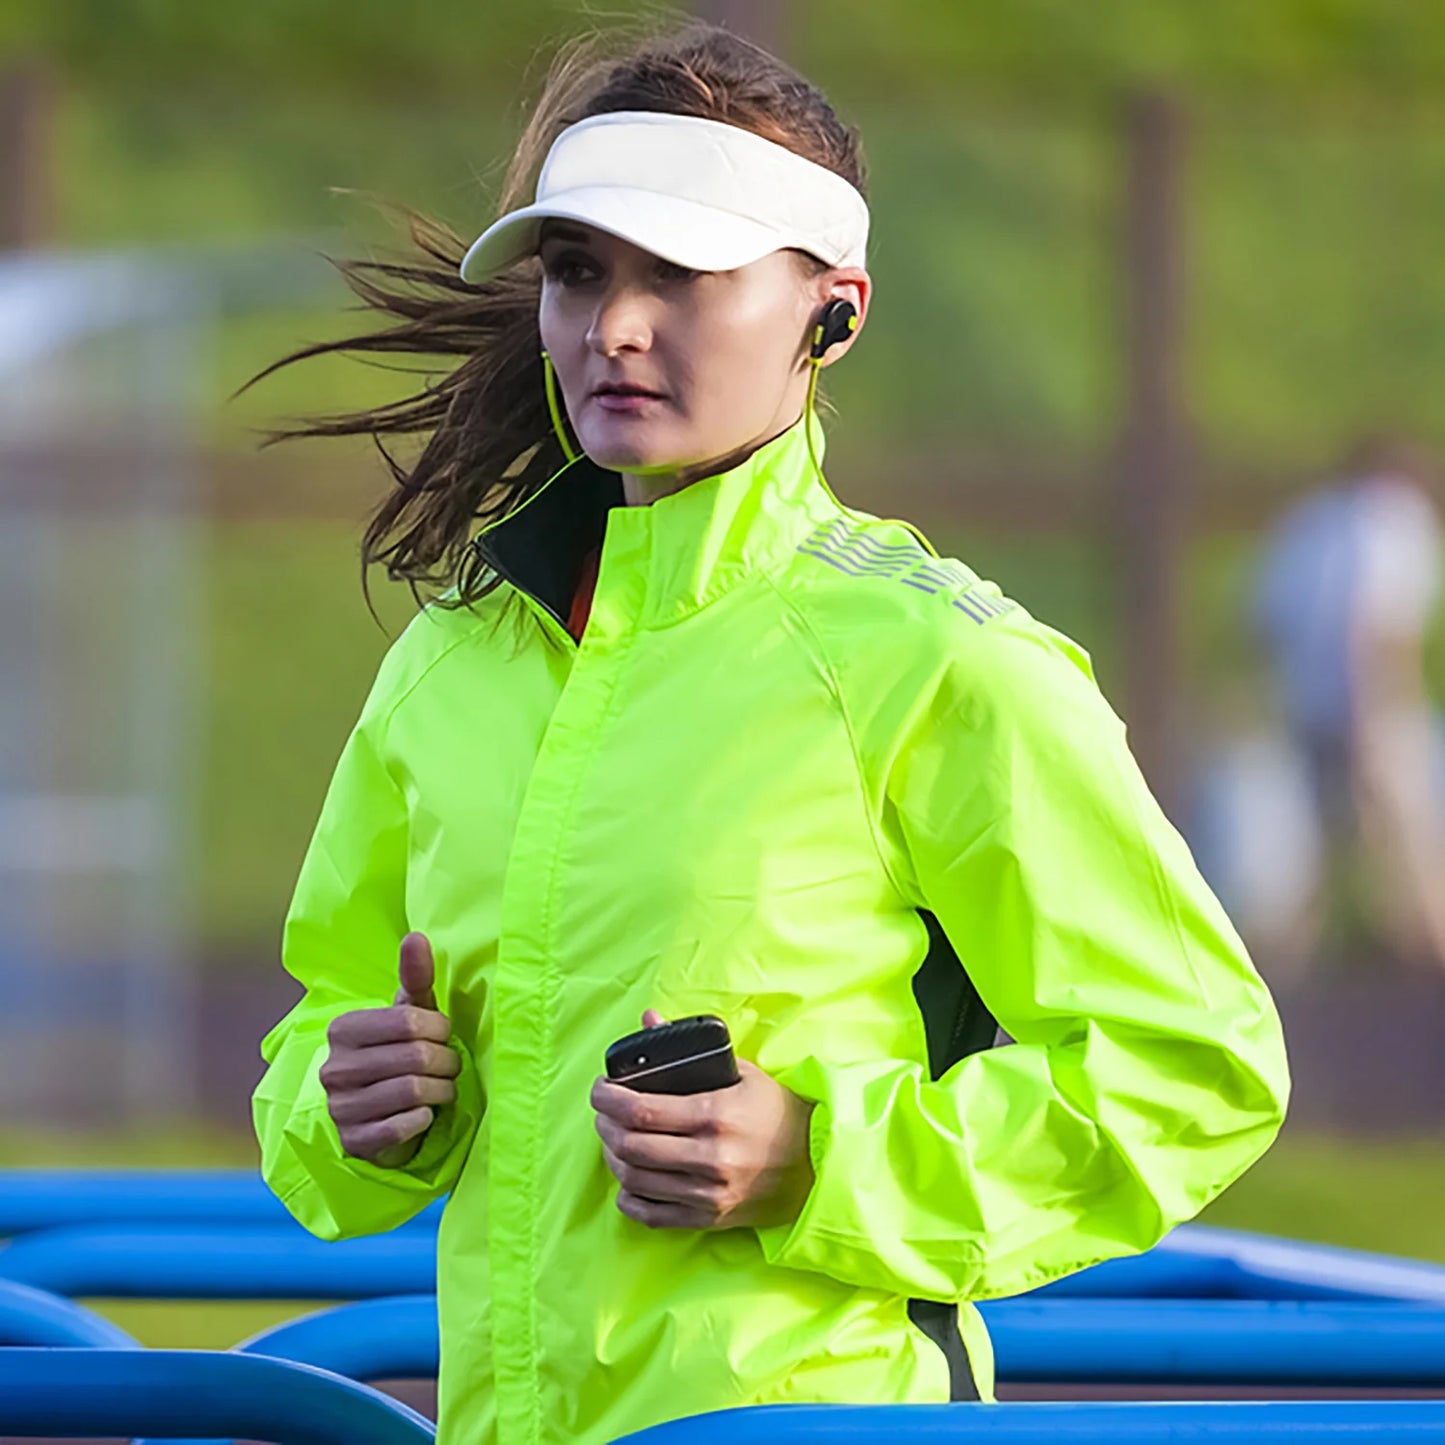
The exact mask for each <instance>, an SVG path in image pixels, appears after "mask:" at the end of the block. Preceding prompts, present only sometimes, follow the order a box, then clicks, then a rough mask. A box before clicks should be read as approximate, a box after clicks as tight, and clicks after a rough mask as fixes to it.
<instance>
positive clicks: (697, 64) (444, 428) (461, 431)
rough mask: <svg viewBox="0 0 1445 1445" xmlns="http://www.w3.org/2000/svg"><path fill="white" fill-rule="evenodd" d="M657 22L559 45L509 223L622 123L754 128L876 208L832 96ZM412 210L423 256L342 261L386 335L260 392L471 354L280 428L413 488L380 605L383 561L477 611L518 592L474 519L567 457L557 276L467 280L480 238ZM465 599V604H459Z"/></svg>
mask: <svg viewBox="0 0 1445 1445" xmlns="http://www.w3.org/2000/svg"><path fill="white" fill-rule="evenodd" d="M657 24H658V22H657V21H656V20H655V19H654V20H653V21H651V22H644V23H643V24H642V25H638V24H633V25H629V26H625V27H624V26H613V27H612V28H610V29H608V30H605V31H604V30H590V31H587V32H584V33H583V34H580V35H577V36H574V37H572V38H570V39H569V40H567V41H565V42H564V43H563V44H562V45H561V46H560V47H559V48H558V50H557V51H556V54H555V55H554V57H553V59H552V61H551V64H550V67H549V69H548V71H547V74H546V77H545V79H544V82H543V85H542V90H541V95H540V98H539V99H538V101H537V103H536V105H535V106H534V108H533V110H532V113H531V116H530V118H529V119H528V120H527V122H526V125H525V127H524V129H523V132H522V135H521V139H520V140H519V142H518V145H517V149H516V152H515V154H514V156H513V158H512V160H511V163H510V165H509V166H508V168H507V171H506V175H505V178H504V180H503V183H502V187H501V193H500V196H499V199H498V205H497V214H498V215H499V216H500V215H502V214H505V213H506V212H508V211H512V210H515V209H516V208H517V207H519V206H522V205H526V204H529V203H530V201H531V199H532V196H533V193H534V191H535V187H536V181H537V176H538V174H539V172H540V170H541V167H542V163H543V161H544V160H545V159H546V156H547V152H548V150H549V149H550V148H551V145H552V142H553V141H554V140H555V138H556V137H557V135H558V134H559V133H560V132H561V131H562V130H563V129H565V128H566V127H567V126H569V125H572V124H575V123H576V122H577V121H579V120H583V119H585V118H587V117H588V116H593V115H602V114H605V113H608V112H611V111H618V110H652V111H664V112H669V113H672V114H676V115H693V116H701V117H704V118H707V119H711V120H720V121H726V122H728V123H730V124H732V125H737V126H741V127H742V128H743V129H745V130H750V131H753V132H755V133H757V134H758V135H761V136H764V137H766V138H767V139H768V140H772V141H775V142H777V143H778V144H780V145H783V146H786V147H787V148H788V149H789V150H791V151H794V152H796V153H797V154H798V155H801V156H803V157H805V158H806V159H808V160H811V161H814V162H816V163H817V164H819V165H822V166H826V167H827V168H828V169H829V170H832V171H835V172H836V173H837V174H839V175H841V176H843V177H844V179H846V180H848V181H849V182H851V183H852V184H853V185H854V186H855V187H856V188H857V189H858V190H859V191H860V192H861V193H864V194H865V195H866V191H865V185H866V177H865V174H864V160H863V155H862V146H861V142H860V139H859V136H858V133H857V131H856V129H855V128H853V127H851V126H846V125H844V124H843V123H842V122H841V121H840V120H839V119H838V117H837V115H835V114H834V112H833V108H832V107H831V106H830V105H829V103H828V101H827V99H826V98H825V97H824V96H823V94H822V92H821V91H819V90H818V89H817V88H816V87H814V86H813V85H811V84H809V82H808V81H806V80H805V79H803V77H802V76H800V75H799V74H798V73H797V72H796V71H794V70H792V69H791V68H790V67H789V66H787V65H785V64H784V63H783V62H782V61H780V60H779V59H778V58H777V57H776V56H774V55H772V54H771V53H770V52H769V51H767V50H765V49H763V48H761V47H760V46H758V45H755V44H753V43H752V42H750V41H748V40H745V39H743V38H742V37H740V36H738V35H736V34H734V33H733V32H731V31H729V30H727V29H725V28H723V27H721V26H717V25H713V24H710V23H708V22H706V21H697V20H692V21H688V22H685V23H682V24H680V25H679V24H678V23H677V20H676V17H669V18H668V21H667V24H668V25H669V27H670V28H668V29H667V30H665V31H664V32H663V33H657V30H656V26H657ZM395 209H396V210H397V211H398V212H399V213H400V214H401V215H402V216H403V217H404V219H405V224H406V227H407V230H408V232H409V235H410V240H411V243H412V247H413V248H414V249H413V250H412V251H410V252H408V253H407V254H405V255H403V256H401V257H400V258H399V259H393V260H355V259H353V260H340V261H333V264H334V265H335V266H336V268H337V269H338V270H339V271H340V272H341V274H342V276H343V278H344V279H345V281H346V283H347V285H348V286H349V287H350V288H351V289H352V291H354V292H355V293H356V295H357V296H359V297H360V298H361V300H362V302H363V303H364V305H365V307H366V308H369V309H371V310H374V311H375V312H376V313H377V314H378V315H379V316H380V317H382V318H384V324H382V325H381V326H380V327H379V328H378V329H376V330H373V331H370V332H367V333H365V334H363V335H360V336H355V337H349V338H343V339H341V340H337V341H326V342H320V343H317V344H314V345H309V346H304V347H301V348H300V349H298V350H296V351H293V352H291V353H290V354H288V355H286V356H284V357H282V358H281V359H280V360H278V361H275V362H273V363H272V364H271V365H270V366H268V367H266V368H265V369H264V370H262V371H260V372H258V373H257V374H256V376H254V377H252V378H251V380H250V381H249V382H247V383H246V385H247V386H251V385H254V384H255V382H257V381H259V380H261V378H262V377H265V376H268V375H270V374H271V373H272V372H273V371H275V370H277V369H278V368H279V367H282V366H286V365H289V364H290V363H292V362H295V361H300V360H303V359H305V358H307V357H312V356H319V355H322V354H325V353H328V352H336V353H350V354H358V355H359V354H364V353H372V354H377V353H380V354H384V355H391V356H395V355H398V354H412V355H419V356H425V357H429V358H430V357H447V356H455V357H459V358H460V361H459V363H458V364H457V365H456V367H455V368H454V369H452V370H451V371H450V372H449V373H447V374H446V375H445V376H443V377H442V378H441V379H440V380H429V381H428V382H427V384H426V385H424V386H423V388H422V389H421V390H420V391H419V392H417V393H416V394H414V395H412V396H408V397H406V398H404V399H402V400H400V401H396V402H393V403H391V404H389V405H385V406H379V407H376V408H373V409H371V410H365V411H357V412H351V413H344V414H336V415H330V416H320V417H312V418H310V419H308V420H303V421H302V422H300V423H299V424H296V425H292V426H287V427H282V428H278V429H275V430H272V431H269V432H268V433H267V434H266V437H265V440H264V442H263V445H270V444H271V443H273V442H277V441H282V440H286V439H288V438H292V437H302V436H311V437H320V436H356V435H368V436H370V437H371V438H372V440H373V441H374V443H375V444H376V446H377V449H378V450H379V451H380V452H381V454H382V456H383V458H385V460H386V463H387V466H388V468H389V469H390V471H391V474H392V477H393V479H394V481H395V484H396V485H395V486H394V487H393V488H390V489H389V490H388V492H387V495H386V496H385V498H384V499H383V501H382V502H381V503H380V505H379V506H378V507H377V508H376V509H375V511H374V512H373V513H372V515H371V517H370V519H369V521H368V524H367V527H366V531H365V533H364V535H363V538H362V542H361V583H362V591H363V594H364V595H365V597H366V601H367V606H368V607H369V608H370V607H371V593H370V590H369V587H368V585H367V574H368V568H369V567H370V566H371V564H372V563H377V562H379V563H382V564H384V565H385V567H386V569H387V575H388V577H390V578H391V580H393V581H402V580H404V581H406V582H407V583H408V584H409V585H410V587H411V589H412V595H413V597H414V598H416V600H417V602H418V605H422V604H423V603H424V602H427V601H430V602H435V603H436V604H437V605H439V606H470V605H471V604H472V603H473V602H474V601H476V600H477V599H478V598H480V597H482V596H484V595H485V594H486V593H488V592H490V591H492V590H493V589H494V588H496V587H497V586H498V585H499V583H500V580H501V579H500V578H499V577H497V575H496V574H495V573H494V572H493V571H492V570H491V569H490V568H489V567H488V566H487V565H486V564H485V563H484V562H483V560H482V559H481V557H480V556H479V555H478V553H477V551H476V549H475V548H474V547H472V546H471V545H470V536H471V531H472V527H473V523H474V521H478V520H480V521H490V520H492V519H494V518H496V517H498V516H501V515H502V514H503V513H505V512H508V511H510V510H511V509H512V508H513V507H515V506H518V505H520V504H521V503H522V502H523V501H524V500H525V499H526V498H527V497H529V496H530V495H532V494H533V493H535V491H536V490H537V489H538V488H539V487H540V486H541V485H542V484H543V483H544V482H545V481H546V480H547V478H549V477H551V476H552V475H554V474H555V473H556V471H557V470H558V469H559V468H560V467H561V466H562V465H563V463H564V462H565V460H566V458H565V456H564V454H563V452H562V447H561V444H560V442H559V441H558V439H557V437H556V434H555V433H554V431H553V429H552V424H551V418H550V415H549V412H548V409H547V401H546V393H545V388H544V381H543V366H542V360H541V350H542V341H541V334H540V331H539V329H538V319H537V316H538V307H539V304H540V301H541V294H542V267H541V264H540V262H539V260H538V259H537V258H536V257H535V256H530V257H527V258H525V259H524V260H522V261H520V262H518V263H517V264H516V265H514V266H512V267H510V268H509V269H508V270H507V271H505V272H504V273H502V274H501V275H499V276H497V277H494V278H492V279H489V280H486V281H483V282H480V283H475V284H474V283H471V282H467V281H463V280H462V279H461V277H460V275H459V274H458V268H459V266H460V265H461V259H462V255H463V253H464V252H465V250H466V243H465V242H463V241H462V239H461V238H460V237H459V236H457V235H456V234H455V232H453V231H452V230H451V229H450V228H449V227H448V226H446V225H444V224H442V223H440V222H438V221H435V220H432V219H430V218H428V217H425V216H422V215H420V214H418V213H417V212H415V211H413V210H411V209H409V208H406V207H397V208H395ZM796 254H797V255H798V257H799V259H800V262H801V264H802V265H803V266H804V268H805V269H810V270H811V271H812V272H813V273H815V274H816V273H817V272H819V271H822V270H825V269H827V267H826V265H825V264H824V263H823V262H822V261H819V260H817V258H815V257H812V256H809V255H807V254H806V253H804V252H801V251H800V252H797V253H796ZM244 389H245V388H242V390H244ZM418 436H419V437H422V438H424V440H423V442H422V444H421V446H420V450H419V453H418V454H417V455H416V457H415V459H414V460H412V461H410V462H409V463H407V462H403V461H401V460H399V459H398V457H397V456H396V455H395V454H394V451H393V449H392V448H391V447H389V446H388V441H389V440H393V439H396V438H401V437H418ZM423 586H425V587H426V588H427V589H429V590H430V591H431V593H432V595H431V596H430V597H429V598H424V597H423V595H422V592H421V590H420V589H421V587H423ZM453 587H455V589H456V591H455V594H454V595H453V596H450V597H445V596H442V595H441V594H442V593H444V592H450V590H451V589H452V588H453ZM371 610H372V616H373V617H375V616H376V612H375V609H374V608H372V609H371ZM378 621H379V619H378Z"/></svg>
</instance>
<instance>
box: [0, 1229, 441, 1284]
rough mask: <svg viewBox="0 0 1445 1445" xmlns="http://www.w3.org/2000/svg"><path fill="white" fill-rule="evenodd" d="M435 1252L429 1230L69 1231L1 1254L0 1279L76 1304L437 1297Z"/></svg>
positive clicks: (31, 1239) (17, 1243)
mask: <svg viewBox="0 0 1445 1445" xmlns="http://www.w3.org/2000/svg"><path fill="white" fill-rule="evenodd" d="M436 1249H437V1240H436V1235H435V1234H434V1233H433V1232H431V1231H429V1230H423V1229H411V1230H394V1231H392V1232H391V1233H390V1234H383V1235H376V1236H372V1237H369V1238H366V1239H347V1240H340V1241H335V1242H330V1241H327V1240H322V1239H317V1238H316V1237H315V1236H313V1235H310V1234H307V1233H306V1231H305V1230H303V1229H301V1228H300V1227H299V1226H294V1227H292V1228H289V1229H287V1228H269V1227H266V1226H259V1225H248V1226H232V1227H229V1228H224V1227H207V1226H185V1227H182V1226H175V1225H131V1226H128V1227H124V1228H113V1229H103V1228H91V1227H67V1228H64V1229H47V1230H39V1231H36V1232H35V1233H32V1234H24V1235H21V1236H20V1237H19V1238H17V1239H14V1240H12V1241H11V1242H10V1243H9V1244H8V1245H6V1246H4V1248H0V1279H8V1280H13V1281H15V1282H16V1283H19V1284H28V1285H31V1286H33V1287H34V1288H36V1289H45V1290H50V1291H51V1292H52V1293H54V1294H59V1295H69V1296H71V1297H76V1298H81V1297H83V1298H100V1297H103V1298H109V1299H318V1300H319V1299H365V1298H371V1297H374V1296H376V1295H393V1294H412V1293H415V1292H418V1291H420V1292H426V1293H432V1292H434V1291H435V1289H436Z"/></svg>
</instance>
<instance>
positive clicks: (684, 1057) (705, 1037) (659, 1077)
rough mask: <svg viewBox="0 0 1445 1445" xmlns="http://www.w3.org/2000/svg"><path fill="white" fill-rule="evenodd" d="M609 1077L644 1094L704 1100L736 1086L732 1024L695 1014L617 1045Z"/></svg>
mask: <svg viewBox="0 0 1445 1445" xmlns="http://www.w3.org/2000/svg"><path fill="white" fill-rule="evenodd" d="M607 1077H608V1078H609V1079H615V1080H616V1081H617V1082H618V1083H619V1084H625V1085H626V1086H627V1087H628V1088H629V1089H636V1090H637V1091H638V1092H639V1093H643V1094H702V1093H705V1092H707V1091H708V1090H710V1089H725V1088H727V1087H728V1085H729V1084H736V1083H737V1081H738V1065H737V1060H736V1059H735V1058H734V1057H733V1042H732V1038H731V1037H730V1036H729V1034H728V1026H727V1024H725V1023H724V1022H723V1021H722V1019H720V1018H718V1016H717V1015H716V1014H694V1015H693V1016H692V1017H691V1018H685V1019H673V1020H672V1021H671V1022H669V1023H665V1024H659V1025H658V1026H657V1027H656V1028H655V1029H639V1030H638V1031H637V1032H636V1033H635V1034H627V1035H626V1036H624V1037H623V1038H620V1039H618V1040H617V1042H616V1043H614V1044H611V1045H610V1046H609V1047H608V1049H607Z"/></svg>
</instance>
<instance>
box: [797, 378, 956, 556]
mask: <svg viewBox="0 0 1445 1445" xmlns="http://www.w3.org/2000/svg"><path fill="white" fill-rule="evenodd" d="M808 365H809V366H810V367H811V368H812V374H811V375H810V376H809V377H808V398H807V400H806V401H805V402H804V403H803V418H804V420H803V435H804V436H806V437H807V439H808V455H809V456H810V457H811V458H812V461H813V470H814V471H815V472H817V474H818V480H819V481H820V482H822V484H823V490H824V491H825V492H827V494H828V495H829V496H830V497H833V502H834V504H835V505H836V506H838V507H839V508H840V509H841V510H842V511H844V512H847V513H848V514H849V515H850V516H854V517H858V518H859V520H860V521H872V520H873V518H871V517H866V516H862V515H860V514H859V513H857V512H855V511H853V509H852V508H851V507H845V506H844V505H843V503H842V502H840V501H838V499H837V497H834V496H833V489H832V487H830V486H829V485H828V479H827V477H825V476H824V475H823V468H822V467H821V466H819V465H818V454H817V452H816V451H815V450H814V449H813V397H814V395H815V393H816V392H817V389H818V372H819V371H820V370H821V369H822V366H823V360H822V358H821V357H817V356H813V357H809V358H808ZM878 520H879V521H883V522H897V523H898V525H899V526H900V527H907V528H908V530H909V531H910V532H912V533H913V535H914V536H915V537H917V538H918V540H919V541H920V542H922V543H923V545H924V547H926V548H927V549H928V554H929V556H931V557H937V556H938V553H937V552H936V551H934V548H933V543H932V542H930V541H929V540H928V538H927V537H925V536H924V535H923V533H922V532H920V531H919V530H918V528H917V527H915V526H914V525H913V523H912V522H909V521H907V520H905V519H904V518H903V517H880V518H879V519H878Z"/></svg>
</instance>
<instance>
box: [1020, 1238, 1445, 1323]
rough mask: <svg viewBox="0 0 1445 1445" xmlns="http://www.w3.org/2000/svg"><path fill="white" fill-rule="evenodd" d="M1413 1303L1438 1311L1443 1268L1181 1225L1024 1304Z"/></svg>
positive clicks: (1444, 1299) (1444, 1297)
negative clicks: (1065, 1299) (1120, 1300)
mask: <svg viewBox="0 0 1445 1445" xmlns="http://www.w3.org/2000/svg"><path fill="white" fill-rule="evenodd" d="M1063 1295H1067V1296H1070V1297H1072V1298H1100V1297H1121V1296H1128V1297H1134V1298H1139V1297H1144V1296H1148V1297H1152V1298H1169V1299H1298V1300H1304V1299H1335V1300H1348V1299H1357V1300H1372V1299H1374V1300H1386V1299H1396V1300H1419V1301H1422V1302H1426V1301H1430V1302H1435V1303H1441V1304H1445V1265H1439V1264H1431V1263H1427V1262H1425V1261H1423V1260H1418V1259H1405V1258H1402V1257H1400V1256H1398V1255H1389V1254H1371V1253H1368V1252H1367V1251H1365V1250H1359V1249H1341V1248H1339V1247H1338V1246H1335V1245H1328V1244H1305V1243H1302V1242H1301V1241H1299V1240H1294V1239H1278V1238H1274V1237H1272V1236H1269V1235H1263V1234H1251V1233H1248V1232H1246V1231H1245V1230H1240V1229H1220V1228H1217V1227H1215V1226H1212V1225H1205V1224H1184V1225H1180V1226H1179V1228H1178V1229H1175V1230H1172V1231H1171V1232H1170V1233H1169V1234H1167V1235H1166V1236H1165V1237H1164V1238H1163V1239H1161V1240H1160V1241H1159V1243H1158V1244H1156V1245H1155V1246H1154V1248H1153V1249H1150V1250H1148V1251H1146V1252H1145V1253H1143V1254H1138V1255H1130V1256H1128V1257H1126V1258H1124V1259H1111V1260H1107V1261H1105V1263H1103V1264H1096V1265H1093V1266H1092V1267H1091V1268H1089V1269H1085V1270H1080V1271H1079V1272H1078V1273H1077V1274H1072V1275H1067V1276H1065V1277H1064V1278H1063V1279H1060V1280H1055V1281H1054V1282H1053V1283H1052V1284H1047V1285H1043V1286H1041V1287H1039V1288H1038V1289H1035V1290H1031V1291H1029V1297H1030V1298H1036V1299H1045V1298H1055V1297H1058V1296H1063Z"/></svg>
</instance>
